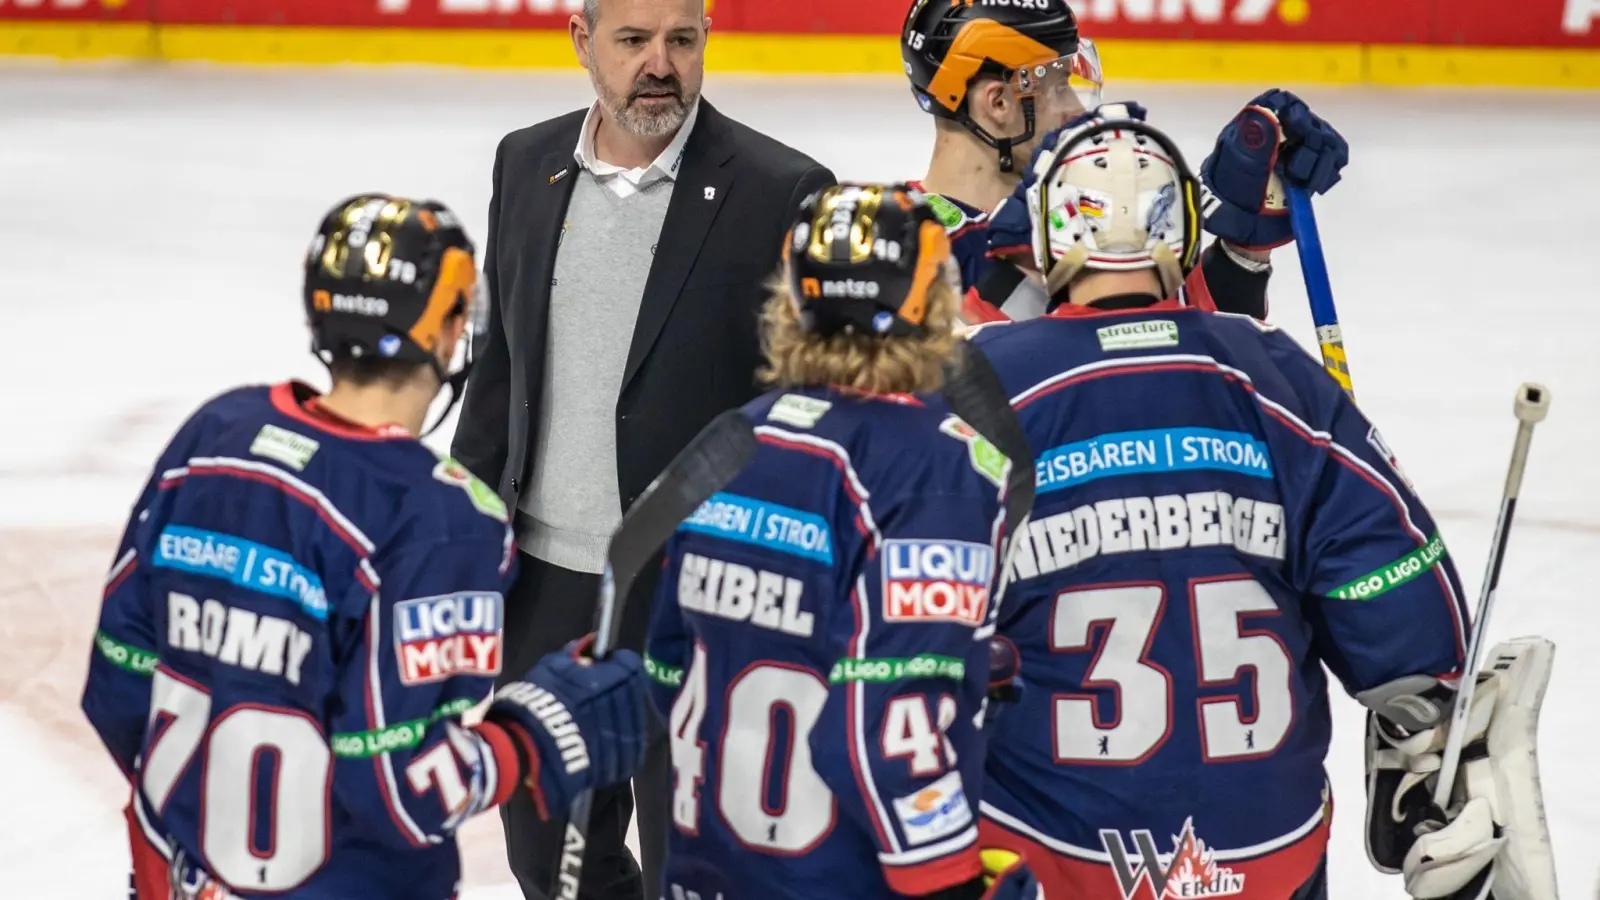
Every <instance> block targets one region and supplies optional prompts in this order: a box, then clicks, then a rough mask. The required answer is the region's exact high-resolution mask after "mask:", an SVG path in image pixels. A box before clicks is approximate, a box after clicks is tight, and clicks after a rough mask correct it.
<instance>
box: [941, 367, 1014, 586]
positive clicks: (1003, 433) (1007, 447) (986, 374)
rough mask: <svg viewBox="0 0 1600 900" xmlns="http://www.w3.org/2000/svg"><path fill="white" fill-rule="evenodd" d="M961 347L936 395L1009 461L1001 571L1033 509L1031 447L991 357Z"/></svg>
mask: <svg viewBox="0 0 1600 900" xmlns="http://www.w3.org/2000/svg"><path fill="white" fill-rule="evenodd" d="M959 346H960V347H961V352H960V355H959V356H957V358H956V360H955V361H954V362H952V363H950V364H948V365H946V366H945V370H944V376H945V380H944V389H943V390H942V391H941V392H940V393H941V394H942V395H943V396H944V401H945V403H946V404H947V405H948V406H949V407H950V411H951V412H953V413H955V414H956V415H957V416H960V417H961V420H962V421H964V422H966V423H967V424H968V425H969V426H971V427H972V430H973V431H976V432H977V433H978V436H979V437H981V438H983V439H984V440H986V441H988V442H989V443H991V444H993V445H994V446H995V449H997V450H999V451H1000V452H1001V453H1002V454H1004V455H1005V457H1006V458H1007V459H1009V460H1010V461H1011V468H1010V470H1009V473H1008V474H1007V477H1006V485H1005V489H1006V499H1005V506H1006V545H1005V547H1004V548H1003V550H1004V551H1005V552H1002V553H1001V554H1000V561H999V564H1000V565H1001V566H1002V567H1005V566H1006V565H1007V564H1008V563H1009V561H1010V553H1009V549H1010V546H1011V537H1012V535H1014V534H1016V533H1017V529H1018V528H1019V527H1021V525H1022V520H1023V519H1025V518H1027V517H1028V513H1030V512H1032V511H1033V495H1034V488H1035V480H1034V474H1033V448H1032V447H1031V446H1029V444H1028V436H1027V435H1026V434H1025V433H1024V432H1023V430H1022V422H1021V421H1020V420H1018V418H1017V413H1016V410H1013V409H1012V408H1011V398H1010V397H1008V396H1006V390H1005V386H1004V385H1002V384H1001V383H1000V375H999V373H997V372H995V370H994V366H993V365H992V364H990V362H989V357H987V356H985V355H983V351H982V350H979V349H978V348H977V347H975V346H973V345H972V343H971V342H969V341H961V342H960V344H959ZM1004 570H1005V569H1004V568H1002V571H1004Z"/></svg>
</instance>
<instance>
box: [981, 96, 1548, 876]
mask: <svg viewBox="0 0 1600 900" xmlns="http://www.w3.org/2000/svg"><path fill="white" fill-rule="evenodd" d="M1119 113H1124V114H1121V115H1119ZM1042 152H1044V153H1046V154H1047V158H1048V159H1049V163H1048V166H1047V168H1046V169H1045V171H1044V172H1043V173H1042V174H1041V178H1040V181H1041V185H1040V190H1039V191H1038V193H1037V196H1038V197H1041V198H1043V200H1042V203H1041V204H1040V205H1039V206H1036V207H1035V208H1034V210H1033V221H1034V224H1035V235H1036V239H1035V244H1034V246H1035V254H1036V261H1037V264H1038V266H1039V268H1040V270H1041V271H1042V272H1043V273H1044V274H1045V279H1046V283H1047V285H1048V288H1049V290H1050V291H1051V296H1052V303H1053V304H1054V306H1053V308H1052V310H1051V311H1050V312H1049V313H1048V314H1047V315H1046V316H1045V317H1043V318H1040V319H1038V320H1035V321H1031V322H1025V323H1016V324H997V325H992V326H988V327H984V328H982V329H980V330H979V331H978V332H977V334H976V335H975V336H974V337H973V340H974V341H975V342H976V343H977V344H978V345H979V346H980V347H981V348H982V349H983V351H984V352H985V353H986V354H987V355H988V356H989V357H990V358H991V359H992V360H993V361H994V363H995V366H996V368H997V369H998V370H999V371H1000V373H1001V376H1002V379H1003V381H1004V383H1005V387H1006V390H1007V393H1008V394H1009V395H1010V396H1011V397H1012V398H1013V401H1012V402H1013V405H1014V407H1015V408H1016V409H1017V411H1018V414H1019V416H1020V417H1021V419H1022V422H1023V425H1024V427H1025V429H1026V431H1027V434H1028V438H1029V442H1030V444H1031V445H1032V446H1033V448H1034V450H1035V453H1036V455H1037V464H1036V467H1035V471H1036V477H1037V484H1038V497H1037V501H1036V503H1035V505H1034V509H1033V514H1032V516H1031V518H1030V521H1029V524H1028V527H1027V529H1026V536H1024V535H1022V534H1019V535H1018V538H1017V547H1016V550H1015V551H1014V553H1013V555H1012V558H1011V567H1010V569H1009V571H1008V575H1009V579H1010V584H1009V587H1008V590H1007V596H1006V602H1005V604H1004V606H1003V608H1002V610H1001V616H1000V621H999V630H1000V634H1001V635H1002V637H1003V638H1005V639H1008V640H1010V641H1011V642H1013V643H1014V644H1015V647H1016V650H1017V653H1018V655H1019V656H1020V659H1021V676H1022V680H1023V683H1024V684H1025V685H1026V688H1025V690H1024V692H1023V694H1022V697H1021V699H1020V701H1019V705H1018V706H1017V708H1015V709H1011V710H1008V711H1006V712H1005V713H1004V714H1003V715H1001V716H999V717H998V720H997V721H996V722H995V724H994V726H993V728H994V731H993V734H992V735H991V738H990V743H989V750H990V753H989V757H988V761H987V764H986V773H987V781H986V783H985V785H984V796H983V801H982V809H983V825H982V836H981V840H982V842H983V843H984V844H985V846H986V847H988V848H991V850H990V851H989V852H988V853H987V854H986V855H987V856H988V857H989V858H991V859H995V860H999V861H1002V862H1003V861H1005V860H1007V859H1010V858H1011V857H1010V856H1009V854H1008V852H1006V851H1010V852H1020V853H1025V854H1026V855H1027V856H1028V858H1029V862H1030V865H1031V866H1032V867H1033V869H1034V870H1035V871H1036V872H1037V873H1038V877H1039V879H1040V881H1041V883H1042V884H1043V885H1044V886H1045V889H1046V890H1047V891H1049V892H1050V893H1052V894H1055V895H1056V896H1062V897H1072V898H1074V900H1079V898H1081V900H1162V898H1170V897H1230V898H1232V897H1237V898H1242V900H1284V898H1293V900H1306V898H1322V897H1325V896H1326V895H1327V888H1326V885H1325V883H1324V877H1325V873H1324V855H1325V852H1326V849H1327V843H1328V827H1329V818H1330V814H1331V813H1330V811H1331V799H1330V796H1329V789H1328V786H1327V782H1326V779H1325V775H1324V772H1323V760H1324V757H1325V756H1326V755H1327V752H1328V749H1329V733H1330V722H1329V702H1330V701H1329V689H1328V685H1327V681H1326V677H1325V675H1324V669H1323V667H1324V666H1326V667H1327V669H1328V670H1329V671H1331V672H1332V673H1333V674H1334V675H1335V676H1336V677H1337V678H1338V679H1339V680H1340V682H1341V683H1342V684H1343V686H1344V687H1345V688H1346V689H1347V690H1348V691H1349V692H1350V693H1352V694H1353V695H1354V696H1355V697H1356V698H1357V699H1358V700H1359V701H1360V702H1362V703H1363V704H1365V705H1366V706H1367V707H1369V708H1370V709H1371V710H1372V711H1373V713H1374V714H1373V716H1372V722H1373V725H1372V733H1371V734H1370V735H1369V756H1368V763H1369V774H1370V781H1369V785H1370V788H1369V793H1370V794H1371V798H1370V801H1371V809H1370V814H1371V819H1370V824H1369V834H1370V837H1369V845H1370V846H1371V848H1372V850H1373V854H1372V855H1373V858H1374V860H1375V862H1377V863H1378V864H1379V865H1380V867H1381V868H1384V869H1385V870H1388V871H1395V870H1403V871H1404V873H1405V875H1406V886H1407V889H1408V890H1409V891H1410V892H1411V893H1412V894H1413V895H1414V896H1416V897H1419V898H1441V897H1453V898H1474V900H1476V898H1481V897H1482V896H1483V893H1482V888H1483V887H1484V885H1485V883H1486V882H1487V880H1488V879H1489V878H1490V877H1491V871H1492V870H1491V864H1492V862H1493V861H1494V859H1495V857H1496V856H1497V855H1502V856H1504V857H1505V858H1504V860H1503V861H1502V862H1501V863H1498V864H1496V865H1498V866H1499V867H1500V868H1505V867H1507V866H1510V867H1511V868H1513V869H1516V870H1517V871H1519V872H1530V871H1531V872H1540V871H1546V870H1547V869H1548V842H1547V840H1545V838H1544V834H1545V831H1544V823H1543V814H1542V811H1541V806H1540V803H1539V801H1538V785H1537V781H1536V780H1535V779H1534V778H1532V777H1530V768H1529V767H1528V765H1527V763H1526V757H1529V756H1531V739H1532V736H1531V734H1526V733H1520V732H1518V731H1517V729H1518V728H1519V726H1522V727H1525V723H1526V715H1525V714H1526V712H1527V708H1528V707H1529V706H1530V705H1531V706H1532V708H1533V709H1534V710H1535V711H1536V709H1537V703H1538V700H1537V699H1536V698H1537V696H1539V695H1542V692H1543V685H1544V680H1545V679H1547V678H1548V674H1549V670H1548V665H1549V656H1548V649H1547V647H1542V646H1541V644H1540V643H1539V642H1538V641H1533V642H1527V643H1522V644H1506V645H1502V646H1501V648H1499V649H1498V650H1497V651H1496V653H1497V656H1498V655H1501V654H1503V658H1504V660H1505V666H1504V669H1503V670H1501V669H1500V668H1499V666H1498V665H1497V667H1496V671H1495V674H1494V675H1492V676H1490V679H1489V683H1486V684H1485V686H1484V687H1482V688H1480V691H1484V690H1486V691H1487V692H1488V694H1489V695H1490V696H1491V698H1492V699H1487V700H1484V701H1483V702H1482V703H1481V704H1477V705H1475V707H1474V708H1475V709H1480V708H1481V711H1482V712H1481V715H1475V717H1474V719H1473V721H1472V733H1471V734H1469V735H1468V737H1467V740H1468V742H1469V745H1476V746H1477V747H1478V750H1476V751H1470V750H1469V752H1468V753H1467V754H1466V755H1465V756H1464V757H1463V758H1464V759H1466V760H1471V761H1472V762H1469V763H1468V765H1469V767H1473V766H1476V767H1479V772H1478V774H1477V775H1476V776H1475V775H1474V774H1473V772H1472V770H1471V769H1470V768H1469V770H1468V771H1467V773H1466V774H1465V775H1464V780H1465V781H1466V782H1467V784H1466V785H1465V793H1464V795H1463V796H1462V797H1461V798H1460V799H1461V802H1457V803H1453V804H1451V808H1450V809H1449V810H1448V811H1444V810H1439V809H1436V808H1433V807H1432V806H1431V803H1430V801H1429V793H1430V790H1431V784H1432V782H1431V780H1430V779H1431V776H1430V775H1429V773H1431V772H1434V771H1436V770H1437V768H1438V766H1439V750H1440V748H1442V746H1443V743H1444V738H1445V737H1446V732H1447V723H1448V721H1449V709H1450V704H1451V701H1452V697H1453V694H1454V684H1455V683H1456V678H1457V676H1458V675H1459V673H1460V671H1461V666H1462V661H1463V657H1464V648H1465V645H1466V640H1467V637H1468V629H1469V628H1470V627H1471V626H1470V623H1469V622H1468V617H1467V614H1466V609H1465V606H1464V605H1463V603H1462V597H1461V585H1460V580H1459V579H1458V577H1457V575H1456V571H1455V565H1454V563H1453V561H1452V560H1451V558H1450V556H1449V555H1448V553H1447V551H1446V549H1445V545H1444V543H1443V541H1442V539H1441V537H1440V535H1439V530H1438V526H1437V525H1436V524H1435V523H1434V521H1433V519H1432V518H1431V516H1430V515H1429V514H1428V511H1427V510H1426V509H1425V508H1424V507H1423V505H1422V503H1421V501H1420V500H1419V499H1418V498H1417V496H1416V494H1415V493H1414V491H1413V489H1412V486H1411V485H1410V483H1409V482H1408V481H1407V480H1406V478H1405V476H1404V474H1403V473H1402V472H1401V470H1400V469H1399V467H1398V465H1397V464H1396V462H1395V460H1394V457H1393V455H1392V454H1391V453H1390V451H1389V450H1388V448H1387V445H1386V444H1385V443H1384V441H1383V439H1382V437H1381V436H1380V434H1379V432H1378V431H1377V429H1376V428H1375V427H1373V425H1372V424H1371V423H1370V422H1369V421H1368V420H1367V419H1366V417H1365V416H1363V415H1362V413H1361V411H1360V410H1359V409H1357V408H1356V406H1355V405H1354V404H1353V403H1352V402H1351V400H1350V399H1349V398H1348V397H1347V396H1346V395H1345V394H1344V392H1343V391H1342V390H1341V389H1340V388H1339V386H1338V385H1337V384H1336V383H1335V382H1334V381H1333V379H1332V378H1330V377H1329V376H1328V375H1327V374H1326V373H1325V372H1323V371H1322V369H1321V367H1320V365H1319V364H1318V363H1317V362H1316V361H1314V360H1313V359H1312V358H1311V357H1310V356H1309V355H1307V354H1306V353H1305V352H1304V351H1303V350H1302V349H1301V348H1300V347H1299V346H1298V345H1297V344H1296V343H1295V342H1294V341H1293V340H1292V339H1290V338H1289V337H1288V336H1286V335H1284V334H1283V333H1281V332H1279V331H1277V330H1276V329H1275V328H1273V327H1271V326H1269V325H1266V324H1264V323H1261V322H1258V321H1255V320H1253V319H1251V318H1249V317H1245V316H1233V315H1222V314H1216V313H1210V312H1205V311H1202V310H1199V309H1195V308H1192V307H1181V306H1179V305H1178V303H1177V302H1176V301H1174V300H1171V299H1168V298H1171V297H1172V296H1173V294H1174V292H1175V291H1176V289H1177V287H1178V285H1179V284H1181V283H1182V281H1183V279H1184V278H1185V276H1186V275H1187V274H1188V272H1187V268H1188V266H1190V265H1192V260H1193V259H1194V244H1195V242H1196V241H1197V240H1198V232H1197V226H1198V223H1197V222H1196V214H1195V209H1196V205H1197V198H1198V195H1199V186H1198V185H1197V183H1196V181H1195V179H1194V177H1193V176H1192V175H1191V174H1190V173H1189V171H1188V169H1187V167H1186V165H1185V163H1184V161H1183V157H1182V155H1181V154H1180V152H1179V150H1178V148H1177V147H1176V146H1174V145H1173V143H1172V142H1171V141H1170V140H1168V139H1167V138H1166V137H1165V136H1164V135H1163V134H1161V133H1160V132H1159V131H1157V130H1155V129H1154V128H1152V127H1150V126H1148V125H1146V124H1145V123H1143V122H1141V121H1137V120H1136V119H1134V118H1131V117H1128V116H1126V115H1125V111H1121V110H1118V109H1116V108H1115V107H1108V108H1106V109H1104V110H1102V118H1101V119H1100V120H1098V121H1090V122H1086V123H1085V124H1084V125H1083V126H1082V127H1080V128H1077V129H1075V130H1071V131H1068V132H1066V133H1064V134H1063V135H1062V136H1061V137H1060V139H1059V141H1058V142H1057V143H1056V144H1055V145H1054V146H1052V147H1048V148H1046V149H1045V150H1044V151H1042ZM1497 656H1492V657H1491V658H1497ZM1529 698H1534V699H1531V700H1530V699H1529ZM1516 707H1520V709H1516ZM1508 710H1510V712H1509V713H1508ZM1485 729H1487V731H1488V734H1489V739H1488V740H1487V741H1486V742H1485V741H1484V738H1483V735H1484V732H1485ZM1496 729H1500V730H1501V731H1502V732H1503V733H1501V734H1499V735H1498V736H1497V735H1496ZM1347 752H1348V751H1347ZM1508 834H1510V835H1513V836H1520V838H1518V839H1519V840H1520V841H1521V846H1520V847H1518V846H1516V845H1513V846H1512V848H1511V849H1506V850H1505V851H1504V853H1502V847H1503V845H1504V844H1505V842H1506V839H1507V835H1508ZM1500 882H1501V879H1499V878H1498V876H1496V892H1497V894H1496V895H1497V896H1499V897H1500V898H1501V900H1510V898H1511V897H1518V898H1519V900H1520V898H1523V897H1528V898H1531V897H1536V896H1554V894H1553V893H1548V894H1541V893H1539V892H1538V891H1537V890H1534V891H1531V892H1528V891H1521V892H1519V891H1518V890H1517V889H1515V888H1509V889H1507V890H1505V891H1502V885H1501V883H1500ZM1549 883H1550V884H1551V885H1552V887H1553V881H1551V882H1549Z"/></svg>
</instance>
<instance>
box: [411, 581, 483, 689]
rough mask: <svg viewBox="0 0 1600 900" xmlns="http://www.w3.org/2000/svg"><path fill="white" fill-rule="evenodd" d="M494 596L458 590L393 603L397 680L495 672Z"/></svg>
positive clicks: (423, 681) (417, 681) (423, 680)
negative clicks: (398, 674) (398, 673)
mask: <svg viewBox="0 0 1600 900" xmlns="http://www.w3.org/2000/svg"><path fill="white" fill-rule="evenodd" d="M501 622H502V617H501V599H500V595H499V594H497V593H493V592H491V591H462V592H461V593H456V594H443V595H440V596H437V597H418V598H417V599H415V600H402V601H401V602H399V603H396V604H395V605H394V646H395V656H396V658H397V659H398V661H399V664H400V681H401V682H402V683H403V684H428V683H430V682H435V681H443V680H445V679H446V678H449V677H451V676H452V675H461V674H465V675H488V676H492V675H498V674H500V629H501Z"/></svg>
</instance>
